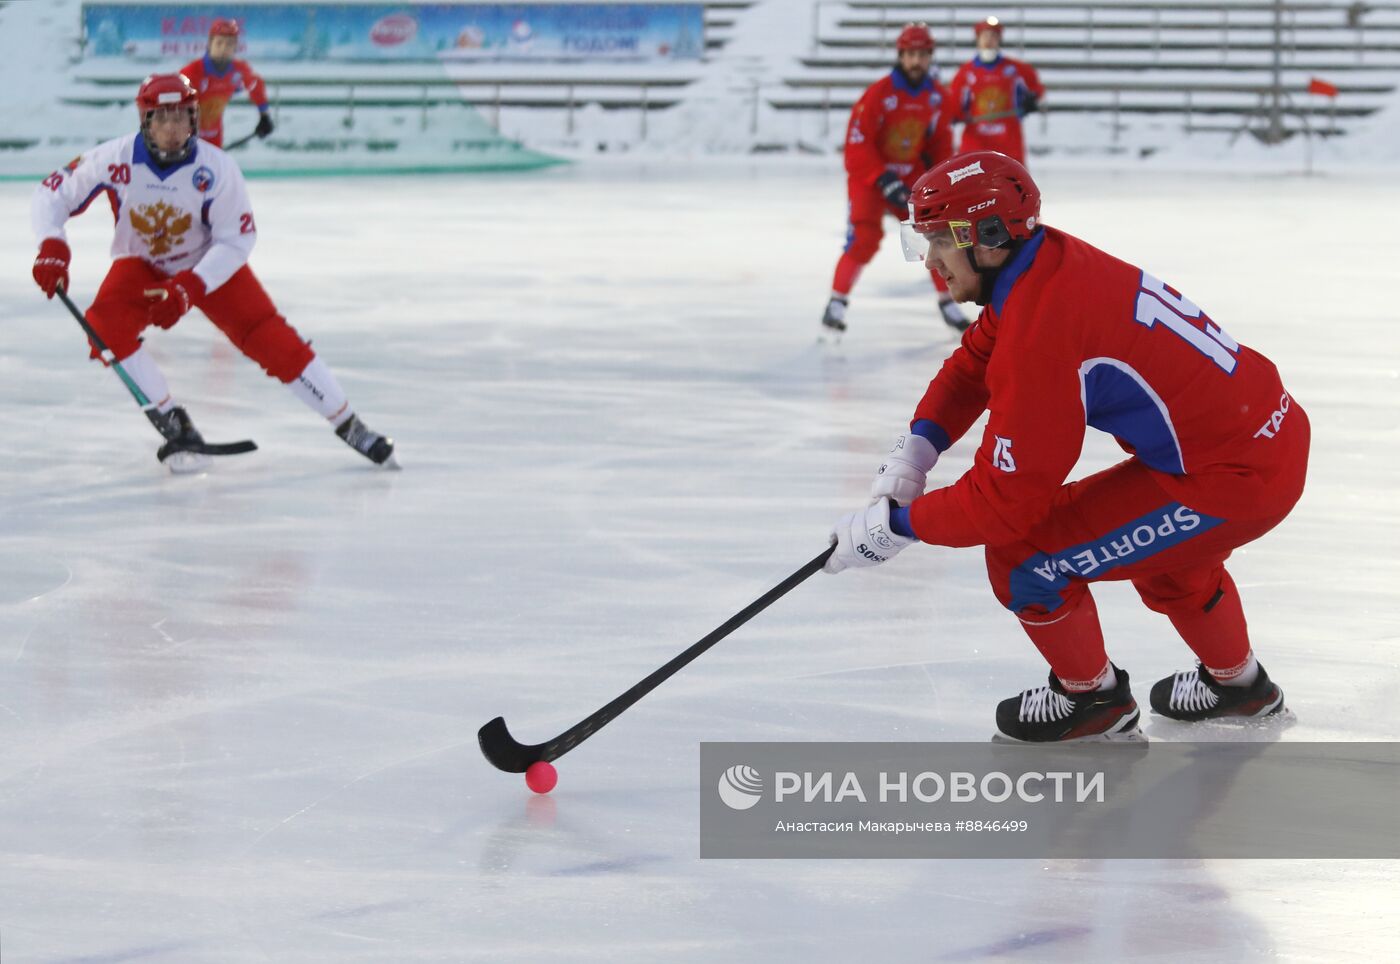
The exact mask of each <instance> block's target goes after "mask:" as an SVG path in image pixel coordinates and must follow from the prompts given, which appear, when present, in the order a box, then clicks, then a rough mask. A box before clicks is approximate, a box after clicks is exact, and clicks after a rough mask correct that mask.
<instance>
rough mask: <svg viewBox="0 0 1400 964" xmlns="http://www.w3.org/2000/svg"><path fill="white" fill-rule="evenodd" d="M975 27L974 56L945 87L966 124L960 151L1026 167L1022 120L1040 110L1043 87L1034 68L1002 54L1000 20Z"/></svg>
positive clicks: (985, 21) (989, 19)
mask: <svg viewBox="0 0 1400 964" xmlns="http://www.w3.org/2000/svg"><path fill="white" fill-rule="evenodd" d="M973 29H974V30H975V31H976V33H977V53H976V55H975V56H974V57H973V58H972V59H971V60H970V61H968V62H967V63H966V64H964V65H963V67H962V69H961V70H959V71H958V72H957V73H956V74H955V75H954V76H953V82H952V83H951V84H949V85H948V96H949V99H950V100H951V101H952V103H953V110H954V112H955V114H956V117H957V119H958V120H959V121H961V122H962V123H963V125H964V126H963V131H962V139H961V141H960V142H959V144H958V151H959V153H962V154H967V153H969V152H971V151H999V152H1001V153H1002V154H1006V155H1007V156H1009V157H1014V158H1015V159H1016V160H1018V161H1020V162H1021V163H1022V164H1024V163H1025V162H1026V141H1025V137H1024V135H1023V134H1022V132H1021V118H1023V117H1025V116H1026V115H1027V114H1030V113H1033V112H1035V111H1036V110H1039V109H1040V101H1041V100H1042V99H1043V98H1044V97H1045V85H1044V84H1042V83H1041V82H1040V77H1039V75H1037V74H1036V72H1035V68H1034V67H1032V66H1031V65H1030V64H1028V63H1025V62H1024V61H1020V60H1015V59H1013V58H1011V57H1008V56H1006V54H1004V53H1002V52H1001V21H999V20H998V19H997V18H996V17H988V18H987V19H986V20H983V21H982V22H981V23H979V24H977V26H975V27H974V28H973Z"/></svg>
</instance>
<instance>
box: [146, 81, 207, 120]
mask: <svg viewBox="0 0 1400 964" xmlns="http://www.w3.org/2000/svg"><path fill="white" fill-rule="evenodd" d="M198 104H199V94H198V93H197V92H196V91H195V89H194V87H193V86H191V84H190V81H189V78H187V77H186V76H185V75H184V74H151V76H149V77H147V78H146V79H145V80H144V81H142V82H141V89H140V90H138V91H137V92H136V106H137V107H138V108H140V110H141V117H142V118H143V119H144V118H145V116H146V114H147V113H149V112H150V111H153V110H155V109H156V108H158V107H182V106H188V107H191V108H193V107H195V106H197V105H198Z"/></svg>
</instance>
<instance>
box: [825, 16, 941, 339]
mask: <svg viewBox="0 0 1400 964" xmlns="http://www.w3.org/2000/svg"><path fill="white" fill-rule="evenodd" d="M895 51H896V52H897V54H898V57H899V60H898V62H897V63H896V64H895V67H894V69H893V70H891V71H890V72H889V74H888V75H886V76H885V77H882V78H880V79H879V80H877V81H876V82H875V83H873V84H871V85H870V87H868V88H867V89H866V91H865V93H864V94H862V95H861V97H860V100H858V101H856V105H855V107H853V108H851V119H850V123H849V124H848V125H847V127H846V152H845V154H846V192H847V194H848V195H849V202H848V205H849V214H848V215H847V223H846V247H845V250H844V252H843V253H842V255H841V258H840V260H839V261H837V262H836V274H835V276H834V277H833V278H832V281H831V299H830V301H828V302H827V305H826V312H825V313H824V314H823V315H822V324H823V325H825V326H826V327H827V328H830V329H832V330H834V331H845V330H846V304H847V302H848V301H849V300H850V294H851V288H853V287H854V286H855V283H856V279H857V278H858V277H860V272H861V269H863V268H864V267H865V266H866V265H867V264H869V263H870V259H871V258H873V257H874V256H875V252H876V251H877V250H879V248H880V239H881V238H882V237H884V229H883V227H882V226H881V221H882V219H883V218H884V216H885V215H886V214H893V215H894V216H895V218H897V219H898V220H900V221H902V220H904V219H905V218H906V217H908V215H909V211H908V204H909V188H910V187H911V186H912V185H913V183H914V181H916V180H917V179H918V177H919V175H920V174H922V173H923V172H924V171H926V170H928V168H929V165H931V164H935V163H937V162H938V161H941V160H943V159H944V158H945V157H948V156H950V155H951V154H952V152H953V134H952V129H951V128H950V127H949V116H948V106H947V97H946V95H945V94H944V91H943V87H942V85H941V84H939V83H938V78H937V76H936V74H935V71H934V69H933V35H932V34H930V33H929V31H928V27H926V26H924V25H923V24H921V23H911V24H909V25H908V26H907V27H905V28H904V30H903V31H901V32H900V34H899V38H898V39H897V40H896V41H895ZM932 277H933V284H934V287H935V288H937V289H938V303H939V309H940V311H941V313H942V315H943V319H944V320H945V321H946V322H947V323H948V324H950V325H952V326H953V327H954V328H957V329H958V330H959V331H961V330H962V329H964V328H966V327H967V325H968V321H967V318H966V317H965V316H964V315H963V313H962V311H961V309H959V308H958V306H957V303H956V302H954V301H953V299H952V297H951V296H950V295H949V294H948V286H947V285H946V284H944V283H943V279H942V278H940V277H938V276H937V275H936V274H935V275H932Z"/></svg>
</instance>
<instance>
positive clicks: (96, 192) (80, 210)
mask: <svg viewBox="0 0 1400 964" xmlns="http://www.w3.org/2000/svg"><path fill="white" fill-rule="evenodd" d="M111 190H112V185H110V184H99V185H97V187H95V188H93V189H92V193H90V194H89V195H88V196H87V197H85V198H83V203H82V204H79V205H78V206H77V207H75V208H74V209H73V210H71V211H69V212H68V216H69V217H70V218H75V217H77V216H78V215H80V214H82V213H83V212H84V211H86V210H87V209H88V205H89V204H91V203H92V201H93V199H94V198H95V197H97V195H99V194H101V193H102V192H103V191H111ZM115 196H116V195H115V194H113V197H115Z"/></svg>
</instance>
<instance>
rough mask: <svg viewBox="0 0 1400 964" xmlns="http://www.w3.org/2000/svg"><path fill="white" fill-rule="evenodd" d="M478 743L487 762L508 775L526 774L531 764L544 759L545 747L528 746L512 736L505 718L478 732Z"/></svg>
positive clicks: (498, 719) (495, 720)
mask: <svg viewBox="0 0 1400 964" xmlns="http://www.w3.org/2000/svg"><path fill="white" fill-rule="evenodd" d="M476 742H477V743H478V744H479V745H480V746H481V752H482V755H483V756H485V757H486V759H487V761H488V762H489V763H490V764H491V765H492V766H493V767H495V768H496V769H497V770H504V771H505V772H507V773H524V772H525V771H526V770H528V769H530V764H531V763H535V762H536V761H538V760H542V759H544V754H543V753H542V752H541V751H542V750H543V749H544V747H543V746H526V745H525V744H523V743H519V742H517V741H516V739H515V737H513V736H511V735H510V730H509V729H508V728H507V727H506V721H505V717H501V716H498V717H496V718H495V719H494V720H492V721H491V722H490V723H487V724H486V725H485V726H483V727H482V728H481V729H480V730H478V731H477V733H476Z"/></svg>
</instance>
